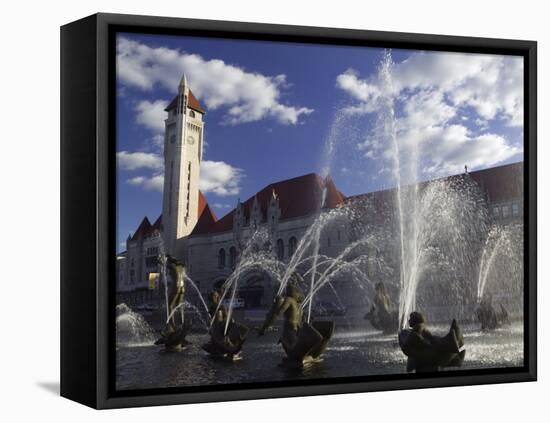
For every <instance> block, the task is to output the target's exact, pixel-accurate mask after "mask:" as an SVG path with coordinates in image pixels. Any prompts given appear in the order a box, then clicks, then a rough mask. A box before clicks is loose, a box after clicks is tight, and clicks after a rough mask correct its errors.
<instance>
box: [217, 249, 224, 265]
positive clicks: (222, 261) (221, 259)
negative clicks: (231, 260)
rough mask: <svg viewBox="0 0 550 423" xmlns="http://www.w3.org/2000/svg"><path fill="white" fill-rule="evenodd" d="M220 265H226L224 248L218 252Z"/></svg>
mask: <svg viewBox="0 0 550 423" xmlns="http://www.w3.org/2000/svg"><path fill="white" fill-rule="evenodd" d="M218 267H219V268H220V269H221V268H223V267H225V250H224V249H223V248H220V251H219V252H218Z"/></svg>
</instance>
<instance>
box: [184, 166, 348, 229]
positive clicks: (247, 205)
mask: <svg viewBox="0 0 550 423" xmlns="http://www.w3.org/2000/svg"><path fill="white" fill-rule="evenodd" d="M325 186H326V188H327V194H326V198H325V205H324V206H325V207H327V208H335V207H337V206H339V205H340V204H342V203H343V202H344V199H345V197H344V195H343V194H342V193H341V192H339V191H338V190H337V189H336V186H335V185H334V182H333V181H332V179H331V178H327V179H326V180H323V179H322V178H321V177H320V176H319V175H316V174H315V173H309V174H307V175H303V176H299V177H297V178H292V179H286V180H284V181H280V182H275V183H273V184H269V185H267V186H266V187H265V188H263V189H262V190H261V191H259V192H257V193H256V194H255V195H253V196H252V197H250V198H249V199H248V200H246V201H245V202H244V203H242V207H243V211H244V216H245V219H246V220H248V219H249V218H250V209H251V208H252V204H253V202H254V197H257V198H258V203H259V204H260V208H261V211H262V216H263V219H264V221H265V219H266V214H267V207H268V205H269V202H270V200H271V196H272V195H273V192H275V194H276V195H277V196H278V197H279V207H280V209H281V216H280V219H281V220H284V219H291V218H294V217H301V216H307V215H309V214H311V213H314V212H315V211H317V210H319V206H320V204H321V199H322V192H323V187H325ZM234 214H235V210H234V209H233V210H232V211H231V212H229V213H228V214H226V215H225V216H224V217H222V218H221V219H220V220H218V221H215V220H214V221H213V220H210V219H208V218H207V217H205V219H204V220H203V221H202V222H201V225H199V224H197V226H195V229H194V230H193V232H192V233H191V236H193V235H203V234H207V233H218V232H226V231H230V230H232V229H233V216H234ZM201 218H202V216H201Z"/></svg>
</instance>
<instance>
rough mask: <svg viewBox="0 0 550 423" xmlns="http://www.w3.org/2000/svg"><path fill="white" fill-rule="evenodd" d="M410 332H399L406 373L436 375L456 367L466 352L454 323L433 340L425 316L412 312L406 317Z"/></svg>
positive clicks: (460, 333)
mask: <svg viewBox="0 0 550 423" xmlns="http://www.w3.org/2000/svg"><path fill="white" fill-rule="evenodd" d="M409 326H410V329H403V330H402V331H401V332H399V336H398V338H399V346H400V347H401V350H402V351H403V353H404V354H405V355H406V356H407V357H408V358H407V372H412V371H416V372H417V373H421V372H436V371H439V370H440V369H441V368H444V367H459V366H461V365H462V362H463V361H464V356H465V354H466V350H465V348H464V339H463V337H462V332H461V331H460V328H459V327H458V324H457V322H456V320H454V319H453V321H452V323H451V328H450V330H449V333H448V334H447V335H445V336H435V335H432V333H431V332H430V331H429V330H428V328H427V322H426V319H425V318H424V316H423V315H422V314H421V313H419V312H417V311H414V312H412V313H411V314H410V316H409Z"/></svg>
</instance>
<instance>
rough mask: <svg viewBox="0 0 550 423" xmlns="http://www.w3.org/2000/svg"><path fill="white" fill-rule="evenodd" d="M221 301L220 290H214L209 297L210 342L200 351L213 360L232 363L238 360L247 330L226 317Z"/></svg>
mask: <svg viewBox="0 0 550 423" xmlns="http://www.w3.org/2000/svg"><path fill="white" fill-rule="evenodd" d="M221 300H222V292H221V290H220V289H216V288H215V289H214V290H213V291H212V292H211V293H210V296H209V302H210V307H209V309H210V316H211V318H212V321H211V325H210V331H209V333H210V341H209V342H208V343H206V344H204V345H203V346H202V349H203V350H205V351H206V352H207V353H209V354H210V355H211V356H212V357H213V358H221V359H224V360H228V361H234V360H236V359H239V358H240V353H241V350H242V347H243V344H244V342H245V340H246V336H247V335H248V332H249V329H248V327H246V326H244V325H241V324H239V323H237V322H236V321H235V320H234V319H233V318H230V317H229V316H228V313H227V310H226V308H225V306H224V305H223V304H222V303H221ZM227 319H230V321H229V322H227ZM226 327H227V330H226Z"/></svg>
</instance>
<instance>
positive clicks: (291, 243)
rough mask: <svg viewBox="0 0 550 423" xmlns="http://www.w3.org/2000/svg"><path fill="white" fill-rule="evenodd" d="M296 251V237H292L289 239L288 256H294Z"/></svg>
mask: <svg viewBox="0 0 550 423" xmlns="http://www.w3.org/2000/svg"><path fill="white" fill-rule="evenodd" d="M295 252H296V238H295V237H291V238H290V239H289V240H288V256H289V257H292V255H293V254H294V253H295Z"/></svg>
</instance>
